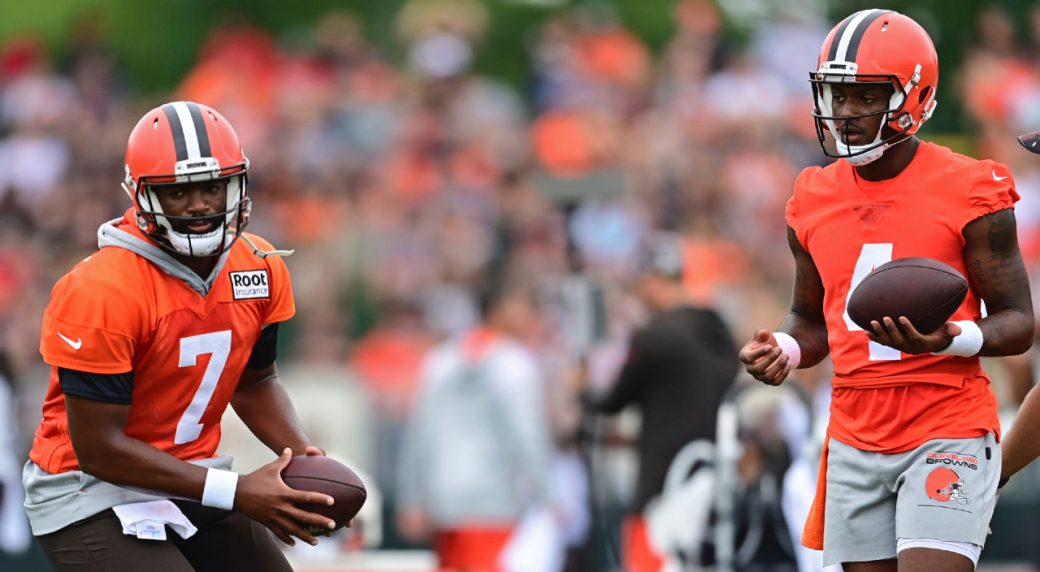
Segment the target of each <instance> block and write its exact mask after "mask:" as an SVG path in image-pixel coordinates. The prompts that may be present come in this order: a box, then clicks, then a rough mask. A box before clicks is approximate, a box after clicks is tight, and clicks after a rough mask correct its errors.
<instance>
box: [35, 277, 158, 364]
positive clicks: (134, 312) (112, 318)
mask: <svg viewBox="0 0 1040 572" xmlns="http://www.w3.org/2000/svg"><path fill="white" fill-rule="evenodd" d="M84 274H85V273H79V272H74V273H70V274H69V275H66V276H65V277H63V278H62V279H61V280H59V281H58V283H57V284H56V285H55V286H54V289H53V290H52V291H51V300H50V303H49V304H48V305H47V309H46V310H45V311H44V314H43V325H42V328H41V331H40V353H41V354H42V355H43V361H45V362H46V363H48V364H49V365H52V366H55V367H61V368H66V369H75V370H79V371H86V372H91V373H126V372H128V371H131V370H132V369H133V358H134V348H135V345H136V340H137V337H138V335H139V330H140V327H139V324H141V315H142V310H141V304H140V303H135V299H134V298H132V297H130V298H128V297H127V296H126V294H125V293H120V292H117V291H115V289H114V288H112V287H111V284H110V283H106V281H105V280H94V279H91V277H90V276H89V275H88V276H84Z"/></svg>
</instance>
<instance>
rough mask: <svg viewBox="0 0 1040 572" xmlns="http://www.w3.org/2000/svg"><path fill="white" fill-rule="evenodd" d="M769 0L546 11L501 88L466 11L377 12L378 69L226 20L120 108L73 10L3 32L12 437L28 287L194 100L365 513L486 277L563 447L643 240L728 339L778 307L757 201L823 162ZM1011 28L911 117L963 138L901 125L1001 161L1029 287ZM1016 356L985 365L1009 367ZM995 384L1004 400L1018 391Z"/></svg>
mask: <svg viewBox="0 0 1040 572" xmlns="http://www.w3.org/2000/svg"><path fill="white" fill-rule="evenodd" d="M791 6H792V8H791V9H789V10H785V9H782V8H781V9H778V10H777V11H776V13H775V14H772V15H771V17H770V18H769V19H768V20H767V21H766V24H765V25H761V26H758V27H756V28H754V29H752V30H751V33H750V34H748V36H747V38H745V39H743V41H740V42H737V41H733V39H732V38H731V37H730V36H728V35H727V34H725V33H724V29H725V18H726V13H725V12H724V11H722V10H720V9H719V8H718V7H717V5H716V4H715V3H714V2H712V1H710V0H679V1H677V2H674V3H668V5H667V6H665V5H664V4H662V9H663V10H664V9H667V10H671V11H672V14H673V17H674V22H675V33H674V36H673V37H672V38H671V39H670V40H669V41H668V43H667V45H666V46H665V47H664V48H663V50H659V53H657V52H655V51H652V50H651V49H650V48H649V47H648V46H647V45H646V44H645V43H644V42H643V41H642V40H641V39H640V37H638V36H637V35H636V34H635V33H633V32H632V31H631V30H630V29H629V28H627V27H626V26H625V25H624V23H623V22H621V21H620V20H619V18H617V17H616V15H615V14H613V13H612V12H611V11H610V10H609V9H607V8H606V7H605V6H603V5H592V6H591V7H583V8H582V7H579V8H575V9H569V10H560V11H558V12H557V13H556V14H555V15H554V16H552V17H551V18H548V19H547V20H546V22H545V23H544V24H543V25H542V26H541V27H540V28H538V29H537V30H534V31H533V33H532V35H531V37H530V39H529V42H528V49H529V53H528V54H526V57H528V58H529V61H530V62H531V66H532V69H531V74H530V77H531V78H532V80H533V81H532V82H531V83H530V84H529V85H526V86H524V87H523V88H521V89H517V88H516V87H513V86H509V85H507V84H504V83H501V82H499V81H497V80H496V79H494V78H492V77H487V76H482V75H478V74H477V73H475V72H474V68H473V64H474V61H475V59H476V55H477V54H478V53H479V51H480V50H481V46H482V43H481V42H482V38H483V35H484V33H485V30H486V28H487V25H488V18H489V17H490V16H489V13H488V12H487V10H486V9H485V7H484V5H483V4H481V3H479V2H476V1H473V0H415V1H412V2H408V3H406V4H405V5H404V7H403V8H402V9H401V10H400V11H399V12H398V14H397V15H396V17H395V33H396V40H397V41H398V42H400V44H401V45H402V46H403V47H404V52H403V53H404V54H405V57H404V58H402V59H401V61H391V60H390V59H389V58H387V57H385V56H384V55H382V54H381V53H380V52H379V51H378V50H377V49H375V48H374V44H373V42H371V41H370V39H369V38H366V37H365V35H364V33H363V32H362V27H361V26H359V24H358V21H357V20H356V19H355V17H354V16H353V15H352V14H350V13H347V12H329V13H327V14H325V15H324V16H322V17H321V18H320V19H319V20H317V21H315V22H314V23H313V26H311V27H309V28H307V29H304V30H299V29H297V30H295V31H294V33H293V34H287V35H285V36H281V37H280V36H276V35H273V34H272V33H270V32H268V31H265V30H264V29H262V28H259V27H256V26H253V25H251V24H250V23H249V22H248V21H247V20H236V21H229V22H226V23H224V24H223V25H221V26H220V27H219V28H216V29H214V30H213V31H212V33H211V34H210V36H209V38H208V39H207V40H206V41H205V42H204V43H203V44H202V45H201V46H199V49H198V57H197V61H196V63H195V64H194V66H193V67H192V69H191V70H190V71H189V72H188V73H187V74H186V75H185V77H183V78H182V80H181V81H180V82H179V84H178V85H177V87H176V89H174V90H173V92H172V93H168V94H149V95H147V96H145V95H144V94H142V93H139V92H138V91H137V90H135V88H134V81H133V78H132V77H130V76H129V74H128V73H127V71H126V70H125V69H124V68H123V67H121V64H120V61H119V59H118V58H117V57H116V55H115V53H114V52H113V51H112V50H111V49H110V48H109V47H108V46H107V45H106V37H107V35H108V34H111V33H113V31H111V30H105V29H104V28H103V26H102V25H101V23H100V22H97V21H80V22H77V23H76V25H75V26H74V27H73V29H72V30H71V31H70V36H69V43H68V49H67V50H66V51H65V52H64V53H62V54H60V57H59V56H57V55H55V54H53V53H52V52H51V51H50V50H49V48H48V45H46V44H45V43H44V42H42V41H40V40H38V39H37V38H35V37H33V36H23V37H16V38H12V39H10V40H8V41H6V42H5V43H4V44H3V45H0V348H2V349H3V351H4V352H5V353H6V354H7V356H8V358H9V360H10V362H11V366H12V371H13V373H12V375H11V378H12V381H13V382H14V383H13V385H14V393H15V395H16V396H17V397H19V398H20V399H21V401H20V402H21V403H23V404H25V405H23V411H22V412H21V421H22V423H21V425H22V427H23V433H22V435H21V438H22V441H23V445H27V443H28V439H29V437H30V435H29V434H28V431H29V430H30V429H29V428H31V427H33V426H34V425H35V424H36V422H37V420H38V415H39V409H38V404H39V400H40V396H41V395H42V391H43V388H44V387H45V386H46V376H47V370H46V368H45V367H44V366H43V364H42V362H41V360H40V357H39V354H38V351H37V346H38V339H39V327H40V317H41V315H42V312H43V308H44V306H45V305H46V303H47V300H48V294H49V291H50V287H51V286H52V285H53V283H54V282H55V280H56V279H57V278H58V277H60V276H61V275H62V274H63V273H65V272H66V271H68V269H69V268H70V267H71V266H73V265H74V264H75V263H76V262H77V261H79V260H81V259H82V258H84V257H85V256H87V255H89V254H90V253H91V252H92V251H93V250H95V249H96V244H97V242H96V231H97V228H98V226H99V225H100V224H101V223H102V222H103V221H105V220H108V219H111V218H115V217H118V216H121V214H122V213H123V211H124V210H125V209H126V208H128V207H129V206H130V201H129V199H128V197H127V196H126V195H125V194H124V193H123V192H122V191H121V190H120V189H119V182H120V181H121V180H122V176H123V162H122V158H123V152H124V146H125V143H126V137H127V135H128V133H129V131H130V129H131V127H132V126H133V124H134V122H135V121H136V120H137V118H138V117H140V115H141V114H142V113H143V112H144V111H146V110H147V109H150V108H151V107H154V106H155V105H157V104H159V103H161V102H163V101H165V100H169V99H187V100H195V101H199V102H203V103H206V104H208V105H211V106H213V107H214V108H215V109H217V110H219V111H220V112H221V113H223V114H224V115H225V116H226V117H227V118H228V119H229V120H230V121H231V123H232V124H233V125H234V126H235V128H236V130H237V132H238V135H239V137H240V138H241V140H242V145H243V148H244V149H245V150H246V153H247V155H248V156H249V159H250V161H251V163H250V170H249V193H250V195H251V196H252V197H253V199H254V208H253V214H252V221H251V223H250V228H249V230H250V231H252V232H255V233H257V234H260V235H261V236H264V237H265V238H267V239H268V240H270V241H271V242H272V243H273V244H274V245H275V246H276V247H278V248H293V249H295V250H296V254H294V255H293V256H291V257H289V258H288V259H287V264H288V265H289V268H290V270H291V272H292V276H293V283H294V288H295V294H296V304H297V315H296V317H295V319H294V320H292V322H290V323H289V324H287V325H286V326H285V327H283V329H282V331H283V332H284V335H283V336H282V340H281V343H280V348H279V364H283V365H286V364H288V365H291V366H314V367H318V368H321V369H322V371H325V372H331V373H330V374H329V375H327V376H326V377H324V378H323V380H324V381H323V382H324V383H330V384H333V383H339V384H344V385H349V386H351V387H352V388H353V390H356V391H355V393H354V394H355V395H357V396H358V398H359V399H363V400H364V403H366V404H368V405H366V406H365V407H363V408H362V409H365V412H366V414H367V416H366V422H365V423H364V424H361V425H359V426H358V430H359V431H360V432H361V433H360V435H357V436H354V437H353V439H354V442H357V443H362V445H359V446H358V447H355V448H352V449H350V450H349V451H347V453H349V454H350V455H351V456H352V457H354V458H355V459H356V463H357V464H358V465H359V467H360V468H362V469H364V470H365V471H367V472H368V473H369V474H370V475H372V476H373V478H374V479H375V483H377V484H378V485H379V487H380V489H381V490H382V493H383V496H384V497H385V498H386V499H387V500H388V501H390V502H392V500H393V498H394V494H395V493H394V483H395V471H396V455H397V451H398V443H399V440H400V433H401V428H402V427H403V426H404V424H405V423H406V419H407V417H408V415H409V412H410V409H411V406H412V403H413V398H414V396H415V386H416V381H417V376H418V370H419V366H420V363H421V361H422V359H423V356H424V354H425V353H426V352H427V351H428V350H429V349H430V348H432V347H433V346H434V345H435V344H437V343H438V342H440V341H443V340H446V339H449V338H451V337H452V336H457V335H460V334H462V333H464V332H466V331H467V330H469V329H470V328H472V327H473V326H474V324H475V323H477V321H478V320H479V307H478V306H479V305H478V293H479V292H480V290H481V288H482V287H483V286H484V285H486V283H487V282H488V281H489V280H494V281H496V282H497V283H499V284H508V285H509V287H510V288H512V289H523V290H525V291H527V292H529V293H530V294H531V295H532V296H533V300H534V302H535V303H534V304H533V305H530V306H525V309H524V310H523V311H524V312H526V313H527V315H526V316H524V318H526V319H525V320H522V321H521V322H522V327H519V328H518V330H517V331H518V332H519V333H520V335H521V337H522V338H523V340H524V342H525V343H526V344H527V346H528V347H529V349H530V350H531V351H532V352H533V354H534V355H535V356H536V357H537V359H538V361H539V366H540V368H541V371H542V372H543V373H542V377H543V382H544V383H543V387H542V391H543V392H544V396H545V402H546V403H547V409H546V415H545V418H546V419H547V420H548V421H547V422H548V423H549V424H550V427H551V431H552V433H551V434H552V435H554V436H555V442H556V443H557V445H558V446H559V447H560V448H561V449H566V448H567V447H569V446H570V444H571V443H572V441H573V436H574V435H575V434H577V432H578V426H579V424H580V420H581V416H582V414H581V411H580V407H579V400H578V399H577V395H578V393H579V392H580V391H581V390H582V389H583V388H584V387H588V386H593V387H603V386H604V385H605V384H608V383H609V382H610V380H611V378H612V375H613V372H614V371H616V368H617V365H618V364H619V363H620V361H621V360H622V359H623V357H624V350H625V347H624V345H625V339H626V336H627V335H628V333H629V332H630V331H631V330H632V328H633V327H636V326H638V325H639V324H640V323H642V320H643V319H644V318H645V312H644V311H643V309H641V308H640V306H639V304H638V303H636V300H635V298H634V297H633V296H632V290H631V288H630V287H631V286H633V283H634V279H635V275H636V270H637V268H638V264H637V263H638V254H639V252H640V248H639V247H640V244H641V241H643V240H644V239H645V238H646V237H647V236H648V235H649V234H650V233H653V232H657V231H662V230H668V231H674V232H677V233H680V234H681V235H682V236H683V238H684V240H685V252H686V254H685V256H686V263H687V264H686V275H685V281H686V283H687V285H688V287H689V290H690V292H691V296H693V297H694V299H695V300H696V301H697V302H698V303H701V304H704V305H710V306H713V307H715V308H717V309H718V310H719V311H720V313H721V314H722V315H723V316H724V318H725V319H726V321H727V323H728V325H729V327H730V328H731V330H732V332H733V334H734V337H735V338H736V339H737V340H744V339H746V338H748V337H749V335H750V333H751V332H752V331H753V330H754V329H755V328H757V327H761V326H765V327H772V326H774V325H775V324H777V323H778V321H779V320H780V318H781V317H782V315H783V313H784V312H785V311H786V308H787V305H788V302H789V293H790V289H791V278H792V270H793V265H792V263H791V257H790V254H789V251H788V246H787V244H786V242H785V240H784V239H783V237H784V236H785V234H784V233H785V230H784V228H785V222H784V206H785V203H786V200H787V198H788V196H789V194H790V191H791V187H792V183H793V181H794V179H795V177H796V176H797V174H798V172H799V171H800V170H801V169H802V168H804V167H806V166H809V165H813V164H823V163H824V161H825V158H824V157H823V156H822V154H821V153H820V151H819V148H818V144H817V140H816V133H815V130H814V127H813V124H812V119H811V116H810V113H809V111H810V106H811V100H810V90H809V84H808V82H807V77H808V72H809V70H810V69H811V68H812V67H813V65H814V64H815V62H816V58H817V53H818V49H819V45H820V44H821V42H822V40H823V38H824V36H825V35H826V33H827V31H828V30H829V29H830V26H831V25H832V22H831V21H830V19H831V18H830V17H831V16H832V15H829V14H827V13H824V12H823V11H816V12H814V11H806V10H804V6H802V5H800V4H791ZM843 15H844V14H842V16H843ZM924 23H925V24H927V22H924ZM1028 26H1029V30H1030V34H1029V35H1028V36H1025V37H1020V36H1018V35H1016V33H1015V29H1016V27H1015V25H1014V23H1013V22H1012V20H1011V19H1010V17H1009V15H1008V14H1007V13H1006V12H1005V11H1003V10H1002V9H1001V8H1000V7H997V6H994V7H991V8H986V9H984V10H983V11H982V12H981V15H980V17H979V19H978V27H977V30H975V33H974V35H973V37H974V42H973V44H972V45H971V46H970V47H968V48H966V51H965V52H964V53H965V57H964V62H963V64H962V65H961V67H960V68H954V67H951V66H948V65H946V66H944V65H943V62H940V70H941V71H940V77H941V79H940V90H939V95H938V99H939V106H940V107H942V106H943V105H944V100H945V99H946V98H947V97H948V96H949V94H951V93H955V92H956V93H958V94H960V98H961V99H962V100H963V102H964V106H963V109H964V113H966V114H967V116H968V118H969V124H970V125H971V126H972V129H973V132H972V133H971V134H968V135H966V134H949V133H946V134H942V133H935V132H933V131H932V130H930V129H929V128H928V127H926V128H925V129H924V130H923V132H922V134H923V137H924V138H925V139H929V138H932V137H933V136H937V137H939V136H946V139H943V138H942V137H939V138H938V139H937V140H938V141H939V142H942V143H947V144H949V143H951V142H952V143H954V144H955V145H959V146H960V150H963V151H965V152H969V153H971V154H973V155H975V156H977V157H988V158H993V159H996V160H998V161H1001V162H1004V163H1007V164H1008V165H1009V166H1010V167H1011V169H1012V172H1013V173H1014V176H1015V179H1016V182H1017V188H1018V191H1019V193H1020V194H1021V195H1022V201H1021V202H1020V203H1019V206H1018V207H1017V215H1018V224H1019V228H1018V230H1019V234H1020V241H1021V244H1022V245H1023V248H1024V251H1025V255H1026V262H1027V264H1028V265H1029V267H1030V269H1031V271H1032V272H1033V273H1034V275H1036V273H1037V271H1038V270H1040V163H1038V162H1037V161H1036V160H1035V158H1034V157H1032V156H1030V155H1029V154H1027V153H1024V152H1022V151H1021V150H1020V149H1019V148H1017V143H1016V142H1015V139H1014V135H1016V134H1018V133H1022V132H1025V131H1030V130H1033V129H1036V128H1040V9H1035V10H1033V11H1032V12H1031V18H1030V20H1029V22H1028ZM926 27H927V26H926ZM576 276H577V277H581V279H583V280H585V281H587V282H585V283H592V284H596V285H598V286H599V287H600V288H602V293H603V300H604V303H603V305H602V310H603V311H602V313H601V316H600V318H601V319H599V320H593V321H594V322H598V323H599V327H590V328H584V329H583V328H580V327H576V326H575V320H576V316H577V315H579V314H582V312H583V308H581V304H576V303H575V302H574V299H573V297H572V296H568V284H572V283H573V279H574V278H575V277H576ZM1034 290H1040V288H1037V282H1034ZM587 309H588V308H585V310H587ZM579 322H580V324H579V325H585V323H584V322H581V321H580V320H579ZM1029 365H1030V363H1029V361H1028V358H1027V359H1026V360H1019V361H1018V362H1017V363H1015V364H1011V366H1010V367H1008V368H1001V367H996V368H993V372H994V377H995V378H997V379H998V381H999V382H1001V383H1003V382H1002V381H1001V380H1004V379H1005V378H1007V379H1011V378H1015V379H1021V378H1022V377H1024V378H1025V379H1027V380H1028V379H1031V378H1032V374H1031V369H1030V368H1029ZM1008 372H1011V373H1008ZM1016 372H1017V373H1016ZM1016 376H1017V377H1016ZM805 377H806V378H807V379H816V378H819V379H822V380H823V381H824V382H825V381H826V374H825V372H823V373H822V374H819V375H807V376H805ZM287 383H292V379H289V380H288V381H287ZM1025 387H1026V388H1027V387H1028V383H1027V384H1026V386H1025ZM997 391H998V395H999V396H1000V397H1001V399H1002V404H1005V405H1006V407H1005V408H1009V409H1011V410H1013V409H1014V407H1015V406H1016V404H1017V400H1019V399H1020V398H1021V395H1022V392H1023V391H1024V389H1023V386H1022V384H1021V383H1019V384H1018V385H1017V386H1016V385H1014V384H1011V388H1010V389H1009V388H1008V387H1005V386H1002V385H998V387H997ZM314 399H318V400H320V399H321V393H320V392H318V393H316V394H315V397H314ZM307 407H308V405H307V404H302V405H300V408H301V409H307ZM306 420H307V421H308V422H315V423H320V421H314V420H313V419H306ZM392 525H393V524H392V522H388V523H387V526H388V527H391V526H392Z"/></svg>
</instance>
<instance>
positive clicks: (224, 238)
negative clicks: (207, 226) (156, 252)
mask: <svg viewBox="0 0 1040 572" xmlns="http://www.w3.org/2000/svg"><path fill="white" fill-rule="evenodd" d="M245 187H246V181H245V177H244V176H243V175H235V176H232V177H229V178H228V185H227V198H226V203H225V207H226V208H225V211H224V213H223V214H224V216H223V218H222V219H221V221H220V224H218V225H217V228H215V229H213V230H211V231H209V232H204V233H199V234H193V233H184V232H179V231H177V230H175V229H174V228H173V225H172V223H171V222H170V218H169V217H168V216H166V215H165V214H164V213H163V210H162V204H161V203H160V202H159V197H158V196H157V195H156V193H155V191H154V190H152V189H151V188H150V187H148V186H143V189H142V191H141V192H140V193H139V195H138V204H140V205H142V206H143V205H149V208H150V209H151V210H150V211H149V213H148V214H151V215H153V217H154V220H155V225H156V226H158V227H159V231H158V232H156V233H153V237H154V238H155V239H156V240H157V241H158V242H159V243H160V244H161V245H162V246H164V247H166V248H168V249H170V250H172V251H173V252H175V253H177V254H180V255H183V256H192V257H207V256H215V255H218V254H220V253H222V252H224V251H225V250H227V249H228V248H230V247H231V244H232V243H233V242H234V240H235V238H237V236H238V233H239V232H240V231H241V230H242V228H240V227H245V223H246V222H247V221H248V219H249V210H250V209H249V207H250V205H249V201H248V199H246V188H245ZM219 215H220V213H217V215H216V216H219ZM240 215H241V217H242V218H241V222H239V220H238V219H239V216H240ZM139 221H140V223H141V224H143V225H144V226H142V230H143V231H145V232H146V233H147V228H146V227H147V222H146V221H144V220H142V219H141V218H140V217H139Z"/></svg>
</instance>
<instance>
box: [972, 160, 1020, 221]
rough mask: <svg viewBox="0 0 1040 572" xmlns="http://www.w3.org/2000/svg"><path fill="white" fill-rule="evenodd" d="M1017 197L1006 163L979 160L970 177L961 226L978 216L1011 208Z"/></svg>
mask: <svg viewBox="0 0 1040 572" xmlns="http://www.w3.org/2000/svg"><path fill="white" fill-rule="evenodd" d="M1019 198H1020V197H1019V195H1018V191H1016V190H1015V180H1014V178H1013V177H1012V176H1011V170H1010V169H1008V168H1007V166H1006V165H1003V164H1001V163H997V162H995V161H979V163H978V172H977V174H976V175H975V176H974V177H972V183H971V189H970V190H969V194H968V208H967V209H966V218H965V219H964V220H963V221H962V223H961V228H962V229H963V228H964V227H965V226H967V225H968V223H970V222H971V221H973V220H975V219H977V218H979V217H983V216H986V215H988V214H992V213H995V212H997V211H1000V210H1004V209H1009V208H1013V207H1014V206H1015V203H1016V202H1018V199H1019Z"/></svg>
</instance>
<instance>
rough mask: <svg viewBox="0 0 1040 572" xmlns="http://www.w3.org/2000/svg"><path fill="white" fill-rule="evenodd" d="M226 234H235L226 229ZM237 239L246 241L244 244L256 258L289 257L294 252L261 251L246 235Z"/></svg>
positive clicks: (241, 235) (240, 235) (232, 230)
mask: <svg viewBox="0 0 1040 572" xmlns="http://www.w3.org/2000/svg"><path fill="white" fill-rule="evenodd" d="M228 234H235V231H234V229H228ZM238 237H239V238H241V239H242V240H244V241H246V244H248V245H249V247H250V248H252V249H253V254H255V255H256V256H257V258H267V257H268V256H291V255H292V254H293V253H294V252H296V251H295V250H278V249H273V250H261V249H260V247H259V246H257V245H256V243H255V242H253V241H252V240H250V239H249V236H248V235H246V234H244V233H243V234H239V235H238Z"/></svg>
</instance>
